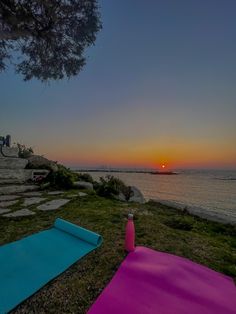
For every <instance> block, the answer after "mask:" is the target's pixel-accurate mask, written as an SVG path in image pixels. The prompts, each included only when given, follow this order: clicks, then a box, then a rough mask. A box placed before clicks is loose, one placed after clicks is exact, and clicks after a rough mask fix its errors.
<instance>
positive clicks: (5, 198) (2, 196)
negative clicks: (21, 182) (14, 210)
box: [0, 195, 20, 202]
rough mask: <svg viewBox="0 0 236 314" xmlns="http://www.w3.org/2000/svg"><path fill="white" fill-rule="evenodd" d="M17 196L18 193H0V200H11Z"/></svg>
mask: <svg viewBox="0 0 236 314" xmlns="http://www.w3.org/2000/svg"><path fill="white" fill-rule="evenodd" d="M17 198H20V196H19V195H1V196H0V202H2V201H13V200H16V199H17Z"/></svg>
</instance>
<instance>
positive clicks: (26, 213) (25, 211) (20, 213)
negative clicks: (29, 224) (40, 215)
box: [3, 208, 35, 217]
mask: <svg viewBox="0 0 236 314" xmlns="http://www.w3.org/2000/svg"><path fill="white" fill-rule="evenodd" d="M31 215H35V213H34V212H32V211H31V210H29V209H27V208H23V209H20V210H17V211H15V212H13V213H9V214H5V215H3V217H24V216H31Z"/></svg>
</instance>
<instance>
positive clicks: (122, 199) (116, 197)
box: [113, 192, 126, 202]
mask: <svg viewBox="0 0 236 314" xmlns="http://www.w3.org/2000/svg"><path fill="white" fill-rule="evenodd" d="M113 196H114V198H115V199H116V200H118V201H122V202H125V201H126V198H125V196H124V194H123V193H121V192H120V193H119V194H118V195H113Z"/></svg>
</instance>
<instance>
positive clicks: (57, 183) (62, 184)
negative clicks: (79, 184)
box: [46, 165, 75, 189]
mask: <svg viewBox="0 0 236 314" xmlns="http://www.w3.org/2000/svg"><path fill="white" fill-rule="evenodd" d="M46 181H47V182H49V183H50V185H51V186H53V187H57V188H63V189H71V188H73V185H74V181H75V174H74V173H73V172H72V171H71V170H70V169H68V168H66V167H64V166H63V165H58V171H57V172H51V173H49V175H48V176H47V178H46Z"/></svg>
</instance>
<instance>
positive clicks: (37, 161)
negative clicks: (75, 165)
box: [27, 155, 58, 172]
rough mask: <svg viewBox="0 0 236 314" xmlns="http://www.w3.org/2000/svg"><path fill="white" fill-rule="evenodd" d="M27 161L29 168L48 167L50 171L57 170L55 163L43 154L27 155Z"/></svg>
mask: <svg viewBox="0 0 236 314" xmlns="http://www.w3.org/2000/svg"><path fill="white" fill-rule="evenodd" d="M28 162H29V163H28V165H27V168H29V169H48V170H51V171H52V172H57V171H58V166H57V163H56V162H55V161H52V160H49V159H47V158H45V157H43V156H39V155H32V156H30V157H28Z"/></svg>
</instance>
